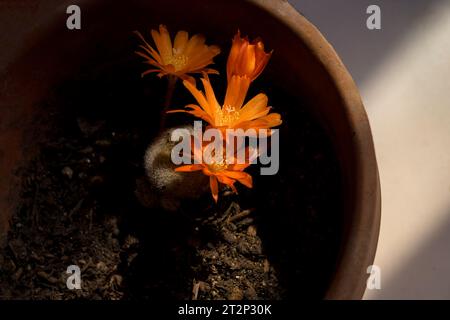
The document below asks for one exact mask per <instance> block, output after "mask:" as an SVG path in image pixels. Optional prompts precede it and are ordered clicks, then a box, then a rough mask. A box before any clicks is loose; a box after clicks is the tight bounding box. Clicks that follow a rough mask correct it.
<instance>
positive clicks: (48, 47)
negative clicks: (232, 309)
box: [0, 0, 381, 299]
mask: <svg viewBox="0 0 450 320" xmlns="http://www.w3.org/2000/svg"><path fill="white" fill-rule="evenodd" d="M78 3H80V1H78ZM70 4H71V3H70V1H69V2H67V3H65V4H61V1H58V6H55V8H57V9H55V10H54V11H52V12H50V13H46V14H45V16H44V15H43V14H42V15H39V13H38V12H37V11H36V12H35V15H36V17H35V18H36V19H37V21H39V24H37V25H38V27H37V28H36V29H35V30H34V31H33V32H32V33H31V34H30V35H29V36H28V37H27V41H26V42H25V43H26V45H25V48H24V50H23V51H22V54H21V55H19V56H15V60H14V61H12V62H11V63H10V64H9V68H8V69H7V72H6V73H5V74H4V75H3V76H2V78H1V79H0V80H1V81H0V83H2V84H7V85H4V86H3V85H2V87H1V90H2V92H1V94H0V96H1V101H0V110H1V116H0V234H1V235H3V237H4V235H5V232H6V230H7V226H8V220H9V219H10V218H11V215H12V214H13V212H14V210H15V199H16V198H17V192H18V185H19V181H17V178H15V169H16V168H17V167H18V166H19V165H20V164H22V163H24V161H26V159H28V158H30V157H31V156H32V155H33V152H34V150H33V148H34V147H35V145H36V144H35V142H36V141H37V139H38V133H39V132H40V128H39V125H40V124H39V121H38V120H39V118H40V115H41V114H40V112H41V110H39V107H38V106H39V105H38V104H37V102H39V101H41V100H42V99H43V97H45V95H46V94H47V92H48V90H49V89H51V88H52V87H53V86H55V85H56V84H57V83H59V82H60V81H62V80H64V79H65V78H67V77H69V76H70V74H71V73H72V72H75V71H76V70H77V68H78V67H79V66H80V65H81V64H82V62H83V60H84V59H86V58H87V57H89V54H90V52H92V50H93V49H95V46H96V45H97V43H98V39H103V40H105V39H108V40H109V41H108V42H109V43H110V45H111V50H114V48H115V46H117V45H118V44H119V43H120V41H121V40H123V39H127V38H128V37H129V36H130V31H132V30H135V29H138V28H140V27H141V26H145V25H147V26H148V25H156V24H158V23H160V22H164V23H165V24H167V25H170V26H172V27H173V28H174V30H175V29H177V28H178V27H183V26H190V28H191V27H192V28H191V29H192V30H209V31H208V32H209V33H211V34H214V35H223V38H224V39H226V40H229V39H230V38H231V36H230V35H232V34H234V32H235V31H236V30H237V29H238V28H240V29H241V30H245V32H246V33H248V34H254V35H262V36H263V37H264V41H265V42H266V43H267V46H268V47H269V48H276V55H274V58H273V60H272V61H271V64H272V65H271V68H270V69H271V71H270V72H271V73H272V75H273V76H274V77H277V78H279V79H282V81H283V82H284V85H285V86H286V88H287V89H288V90H290V91H291V92H293V93H296V94H299V95H301V96H302V97H303V99H306V100H308V101H311V102H312V104H313V105H314V110H312V111H313V112H314V113H315V114H316V115H317V116H318V117H319V118H320V119H321V121H322V123H323V125H324V127H325V128H326V129H327V130H328V133H329V134H330V136H331V139H332V140H333V143H334V145H335V150H336V152H337V154H338V158H339V161H340V165H341V169H342V174H343V194H344V202H345V227H344V230H343V234H344V238H343V239H344V240H343V244H342V247H341V252H340V254H339V261H338V267H337V270H336V272H335V275H334V278H333V280H332V282H331V283H330V286H329V289H328V291H327V293H326V296H325V298H327V299H360V298H361V297H362V295H363V293H364V291H365V285H366V284H365V282H366V279H367V276H368V274H367V273H366V269H367V267H368V266H369V265H371V264H372V262H373V259H374V255H375V250H376V245H377V239H378V233H379V224H380V201H381V200H380V185H379V178H378V170H377V163H376V158H375V152H374V146H373V142H372V136H371V131H370V126H369V122H368V119H367V116H366V113H365V110H364V106H363V104H362V102H361V99H360V96H359V93H358V89H357V88H356V86H355V84H354V82H353V80H352V78H351V76H350V75H349V73H348V72H347V70H346V68H345V66H344V65H343V64H342V62H341V60H340V59H339V57H338V56H337V54H336V52H335V51H334V50H333V48H332V47H331V45H330V44H329V43H328V42H327V41H326V39H325V38H324V37H323V36H322V35H321V34H320V32H319V31H318V30H317V29H316V28H315V27H314V26H313V25H312V24H311V23H310V22H308V21H307V20H306V19H305V18H304V17H303V16H302V15H301V14H299V13H298V12H297V11H295V9H293V8H292V7H291V6H290V5H289V4H288V3H287V2H286V1H282V0H247V1H235V0H233V1H229V0H226V1H225V0H220V1H207V2H206V1H203V0H190V1H178V0H164V1H162V0H153V1H137V0H130V1H127V3H126V5H124V4H123V3H120V4H119V3H114V4H112V3H111V1H86V2H82V1H81V4H80V7H81V8H82V17H83V20H82V31H69V30H67V29H66V28H65V23H66V17H67V14H66V13H65V10H66V8H67V6H68V5H70ZM38 15H39V16H38ZM179 17H182V21H180V19H179ZM10 31H11V32H14V30H10Z"/></svg>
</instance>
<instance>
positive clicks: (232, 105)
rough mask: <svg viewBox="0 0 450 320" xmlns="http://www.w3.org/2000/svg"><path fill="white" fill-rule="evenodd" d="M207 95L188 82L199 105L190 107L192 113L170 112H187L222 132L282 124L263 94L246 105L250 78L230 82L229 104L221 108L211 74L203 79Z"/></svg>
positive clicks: (188, 106) (236, 78)
mask: <svg viewBox="0 0 450 320" xmlns="http://www.w3.org/2000/svg"><path fill="white" fill-rule="evenodd" d="M201 80H202V83H203V87H204V90H205V93H203V92H201V91H200V90H198V89H197V88H196V86H195V85H193V84H192V83H190V82H188V81H184V82H183V84H184V86H185V87H186V88H187V89H188V90H189V91H190V92H191V94H192V95H193V96H194V98H195V99H196V100H197V102H198V105H194V104H190V105H187V106H186V108H187V109H188V110H171V111H168V112H186V113H190V114H192V115H194V116H196V117H198V118H201V119H203V120H204V121H206V122H208V123H209V124H210V125H211V126H212V127H215V128H220V129H226V128H230V129H243V130H247V129H255V130H257V129H269V128H272V127H275V126H278V125H280V124H281V122H282V121H281V116H280V114H279V113H269V112H270V110H271V107H269V106H267V103H268V98H267V96H266V95H265V94H264V93H260V94H258V95H256V96H255V97H253V98H252V99H250V101H248V102H247V103H246V104H245V105H244V100H245V96H246V88H247V87H248V84H249V81H250V79H249V78H247V77H245V76H244V77H242V76H232V77H231V80H230V82H229V83H228V88H227V92H226V95H225V101H224V103H223V105H222V106H221V105H220V104H219V103H218V102H217V99H216V96H215V94H214V90H213V88H212V86H211V82H210V80H209V78H208V76H207V75H205V76H204V78H202V79H201Z"/></svg>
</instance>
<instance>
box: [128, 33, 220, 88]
mask: <svg viewBox="0 0 450 320" xmlns="http://www.w3.org/2000/svg"><path fill="white" fill-rule="evenodd" d="M135 33H136V34H137V35H138V37H139V38H140V39H141V40H142V42H143V44H142V45H140V46H139V47H140V48H141V49H142V50H143V51H136V54H138V55H139V56H141V57H143V58H144V59H145V61H144V63H146V64H149V65H151V66H152V68H151V69H148V70H146V71H145V72H143V73H142V76H145V75H146V74H149V73H152V72H158V76H159V77H162V76H165V75H174V76H176V77H179V78H181V79H183V80H189V81H191V82H193V80H194V79H193V78H192V77H191V76H189V75H188V74H192V73H203V72H206V73H218V72H217V71H216V70H214V69H209V68H206V67H207V66H208V65H209V64H212V63H213V58H214V57H215V56H216V55H218V54H219V53H220V49H219V47H217V46H214V45H212V46H208V45H206V44H205V38H204V37H203V36H202V35H199V34H196V35H194V36H192V37H191V38H189V35H188V33H187V32H186V31H178V33H177V34H176V36H175V39H174V42H173V45H172V41H171V39H170V35H169V32H168V30H167V28H166V26H164V25H160V26H159V32H158V31H156V30H151V35H152V38H153V41H154V42H155V45H156V50H155V49H154V48H153V47H152V46H151V45H150V44H149V43H148V42H147V41H146V40H145V39H144V37H143V36H142V35H141V34H140V33H139V32H138V31H135Z"/></svg>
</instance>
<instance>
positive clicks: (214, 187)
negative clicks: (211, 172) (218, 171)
mask: <svg viewBox="0 0 450 320" xmlns="http://www.w3.org/2000/svg"><path fill="white" fill-rule="evenodd" d="M209 186H210V188H211V194H212V196H213V198H214V200H215V201H216V202H217V201H218V200H219V184H218V183H217V178H216V177H215V176H210V177H209Z"/></svg>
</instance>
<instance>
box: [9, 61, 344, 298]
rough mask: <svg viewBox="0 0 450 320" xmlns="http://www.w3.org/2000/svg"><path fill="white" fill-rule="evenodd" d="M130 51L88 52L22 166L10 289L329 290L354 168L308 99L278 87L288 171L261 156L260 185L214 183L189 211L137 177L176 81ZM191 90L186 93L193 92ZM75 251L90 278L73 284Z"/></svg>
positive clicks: (98, 294)
mask: <svg viewBox="0 0 450 320" xmlns="http://www.w3.org/2000/svg"><path fill="white" fill-rule="evenodd" d="M133 58H134V57H133ZM130 59H131V58H130ZM132 61H134V59H133V60H132ZM120 63H121V64H122V65H125V66H127V63H128V66H127V67H126V68H125V67H124V68H123V69H120V68H115V69H114V70H113V71H110V66H108V65H107V66H99V67H97V68H91V67H89V66H86V69H85V70H84V71H83V70H82V71H81V76H80V77H79V78H77V79H75V80H72V81H70V82H68V83H66V84H65V85H64V86H63V87H61V88H60V89H58V90H57V91H56V93H55V94H54V95H53V96H52V98H51V99H49V101H47V102H46V104H45V106H43V109H44V110H46V114H48V117H46V118H45V119H43V120H42V122H45V123H47V125H46V126H47V127H49V129H48V134H46V135H45V137H46V138H45V139H43V140H42V141H41V142H40V152H39V154H38V155H37V156H36V157H34V160H33V161H31V162H30V163H29V164H28V165H27V166H25V167H23V168H21V170H20V172H19V173H18V174H20V176H21V177H22V181H23V183H22V196H21V201H20V205H19V207H18V209H17V214H16V215H15V217H14V218H13V221H12V223H11V227H12V228H11V231H10V233H9V235H8V245H7V247H6V248H5V250H3V251H0V299H76V298H83V299H288V298H296V299H298V298H322V297H323V295H324V293H325V291H326V289H327V286H328V284H329V281H330V279H331V277H332V275H333V272H334V269H335V264H336V259H337V254H338V249H339V245H340V232H341V225H342V212H341V211H342V210H341V209H342V203H341V200H340V199H341V197H340V177H339V170H338V164H337V161H336V158H335V155H334V153H333V149H332V147H331V143H330V141H329V140H328V138H327V136H326V134H325V133H324V131H323V130H322V128H321V126H320V125H319V124H318V123H317V122H316V121H315V120H314V118H313V117H312V116H311V115H310V114H309V113H308V111H307V109H306V108H304V107H302V106H301V101H297V100H293V98H292V97H289V98H287V97H286V95H285V93H283V91H282V90H280V89H277V88H273V87H270V93H269V98H270V101H271V104H272V105H273V106H274V108H275V110H276V111H277V112H281V113H282V116H283V119H284V123H283V125H282V126H281V134H280V137H281V149H280V152H281V160H280V171H279V173H278V174H277V175H275V176H260V175H259V174H258V171H257V170H258V168H253V169H252V170H253V176H254V179H255V183H254V184H255V187H254V188H253V189H251V190H249V189H246V188H244V187H242V188H239V194H238V195H233V194H230V192H229V191H227V190H224V192H223V193H222V195H221V196H220V201H219V203H218V204H217V205H215V204H214V203H213V201H212V199H211V197H210V195H209V194H207V195H205V196H204V197H202V198H201V199H200V200H198V201H195V202H192V201H191V202H186V203H184V204H183V206H182V208H180V210H179V212H177V213H173V212H165V211H164V210H162V209H160V210H157V209H147V208H145V207H143V206H142V205H141V204H140V203H139V201H138V200H137V198H136V196H135V188H136V181H137V180H138V179H141V178H142V177H143V176H144V169H143V163H142V162H143V160H142V159H143V155H144V152H145V148H146V147H147V146H148V144H149V143H150V142H151V140H152V139H153V138H154V137H155V135H156V134H157V128H158V123H159V119H158V118H157V115H158V114H159V107H158V105H160V104H161V103H162V98H163V96H164V95H163V94H161V92H164V84H165V81H164V80H160V79H157V78H146V79H144V80H142V79H140V78H139V76H138V75H139V71H140V69H141V66H140V65H138V64H136V65H135V64H134V62H129V61H128V62H127V63H125V64H124V63H123V61H121V62H120ZM130 65H131V67H130ZM130 69H131V71H130ZM266 89H267V91H268V90H269V89H268V87H267V88H266V87H265V86H264V82H261V87H258V90H257V91H260V90H262V91H266ZM184 91H186V90H184V88H182V86H178V87H177V93H176V94H177V98H176V99H175V101H174V105H176V106H178V105H184V104H186V103H188V102H192V98H191V97H189V95H187V94H186V93H185V92H184ZM293 101H294V102H295V103H294V105H296V106H298V107H296V108H295V109H294V108H290V106H292V104H293ZM152 103H153V105H152ZM56 111H57V112H56ZM180 119H181V117H179V116H178V115H176V116H174V117H173V119H170V121H172V122H173V123H177V121H180ZM73 264H74V265H78V266H79V267H80V268H81V276H82V289H81V290H69V289H68V288H67V286H66V279H67V277H68V276H69V275H68V274H67V273H66V270H67V267H68V266H69V265H73Z"/></svg>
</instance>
